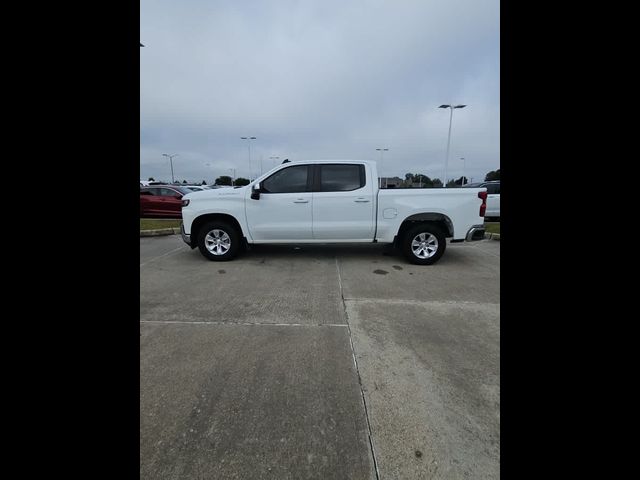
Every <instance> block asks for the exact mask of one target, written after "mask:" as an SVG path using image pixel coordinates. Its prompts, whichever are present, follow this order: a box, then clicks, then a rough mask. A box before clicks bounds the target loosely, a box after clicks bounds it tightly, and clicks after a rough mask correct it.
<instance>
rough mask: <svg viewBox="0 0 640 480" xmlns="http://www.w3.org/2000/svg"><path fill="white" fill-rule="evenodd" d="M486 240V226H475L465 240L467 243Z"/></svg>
mask: <svg viewBox="0 0 640 480" xmlns="http://www.w3.org/2000/svg"><path fill="white" fill-rule="evenodd" d="M483 238H484V225H474V226H473V227H471V228H470V229H469V231H468V232H467V235H466V237H465V240H466V241H467V242H473V241H476V240H482V239H483Z"/></svg>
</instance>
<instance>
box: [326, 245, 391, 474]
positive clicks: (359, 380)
mask: <svg viewBox="0 0 640 480" xmlns="http://www.w3.org/2000/svg"><path fill="white" fill-rule="evenodd" d="M335 258H336V271H337V272H338V287H339V288H340V299H341V301H342V308H343V309H344V316H345V320H346V322H347V330H348V331H349V344H350V345H351V356H352V357H353V365H354V367H355V369H356V373H357V375H358V385H359V387H360V395H361V398H362V406H363V407H364V416H365V419H366V421H367V431H368V436H369V447H370V448H371V457H372V459H373V467H374V469H375V473H376V479H377V480H380V472H379V471H378V461H377V459H376V451H375V448H374V446H373V434H372V432H371V422H370V421H369V410H368V409H367V399H366V398H365V395H364V387H363V385H362V377H361V376H360V369H359V368H358V359H357V358H356V351H355V348H354V346H353V335H352V333H351V325H350V324H349V313H348V312H347V304H346V303H345V299H344V292H343V289H342V275H341V274H340V263H339V262H338V257H335Z"/></svg>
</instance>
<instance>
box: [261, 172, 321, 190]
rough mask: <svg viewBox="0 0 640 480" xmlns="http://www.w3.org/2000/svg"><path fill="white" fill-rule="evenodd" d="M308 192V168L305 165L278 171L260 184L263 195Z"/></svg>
mask: <svg viewBox="0 0 640 480" xmlns="http://www.w3.org/2000/svg"><path fill="white" fill-rule="evenodd" d="M309 190H310V188H309V167H308V166H307V165H298V166H295V167H288V168H285V169H282V170H279V171H277V172H276V173H274V174H273V175H271V176H270V177H269V178H267V179H266V180H263V182H262V191H263V192H264V193H300V192H308V191H309Z"/></svg>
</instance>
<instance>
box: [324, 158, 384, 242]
mask: <svg viewBox="0 0 640 480" xmlns="http://www.w3.org/2000/svg"><path fill="white" fill-rule="evenodd" d="M315 169H316V172H315V173H316V174H315V178H314V188H313V238H314V239H316V240H327V241H350V240H353V241H367V240H369V241H372V240H373V235H374V223H375V216H374V206H375V202H374V188H373V185H372V184H371V182H370V181H367V176H366V171H365V165H364V164H357V163H354V164H345V163H336V164H330V163H321V164H317V165H315Z"/></svg>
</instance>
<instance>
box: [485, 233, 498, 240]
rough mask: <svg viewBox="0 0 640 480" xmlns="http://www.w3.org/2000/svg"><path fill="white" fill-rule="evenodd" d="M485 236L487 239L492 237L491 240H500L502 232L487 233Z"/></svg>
mask: <svg viewBox="0 0 640 480" xmlns="http://www.w3.org/2000/svg"><path fill="white" fill-rule="evenodd" d="M484 238H485V240H486V239H490V240H500V234H499V233H485V234H484Z"/></svg>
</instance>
